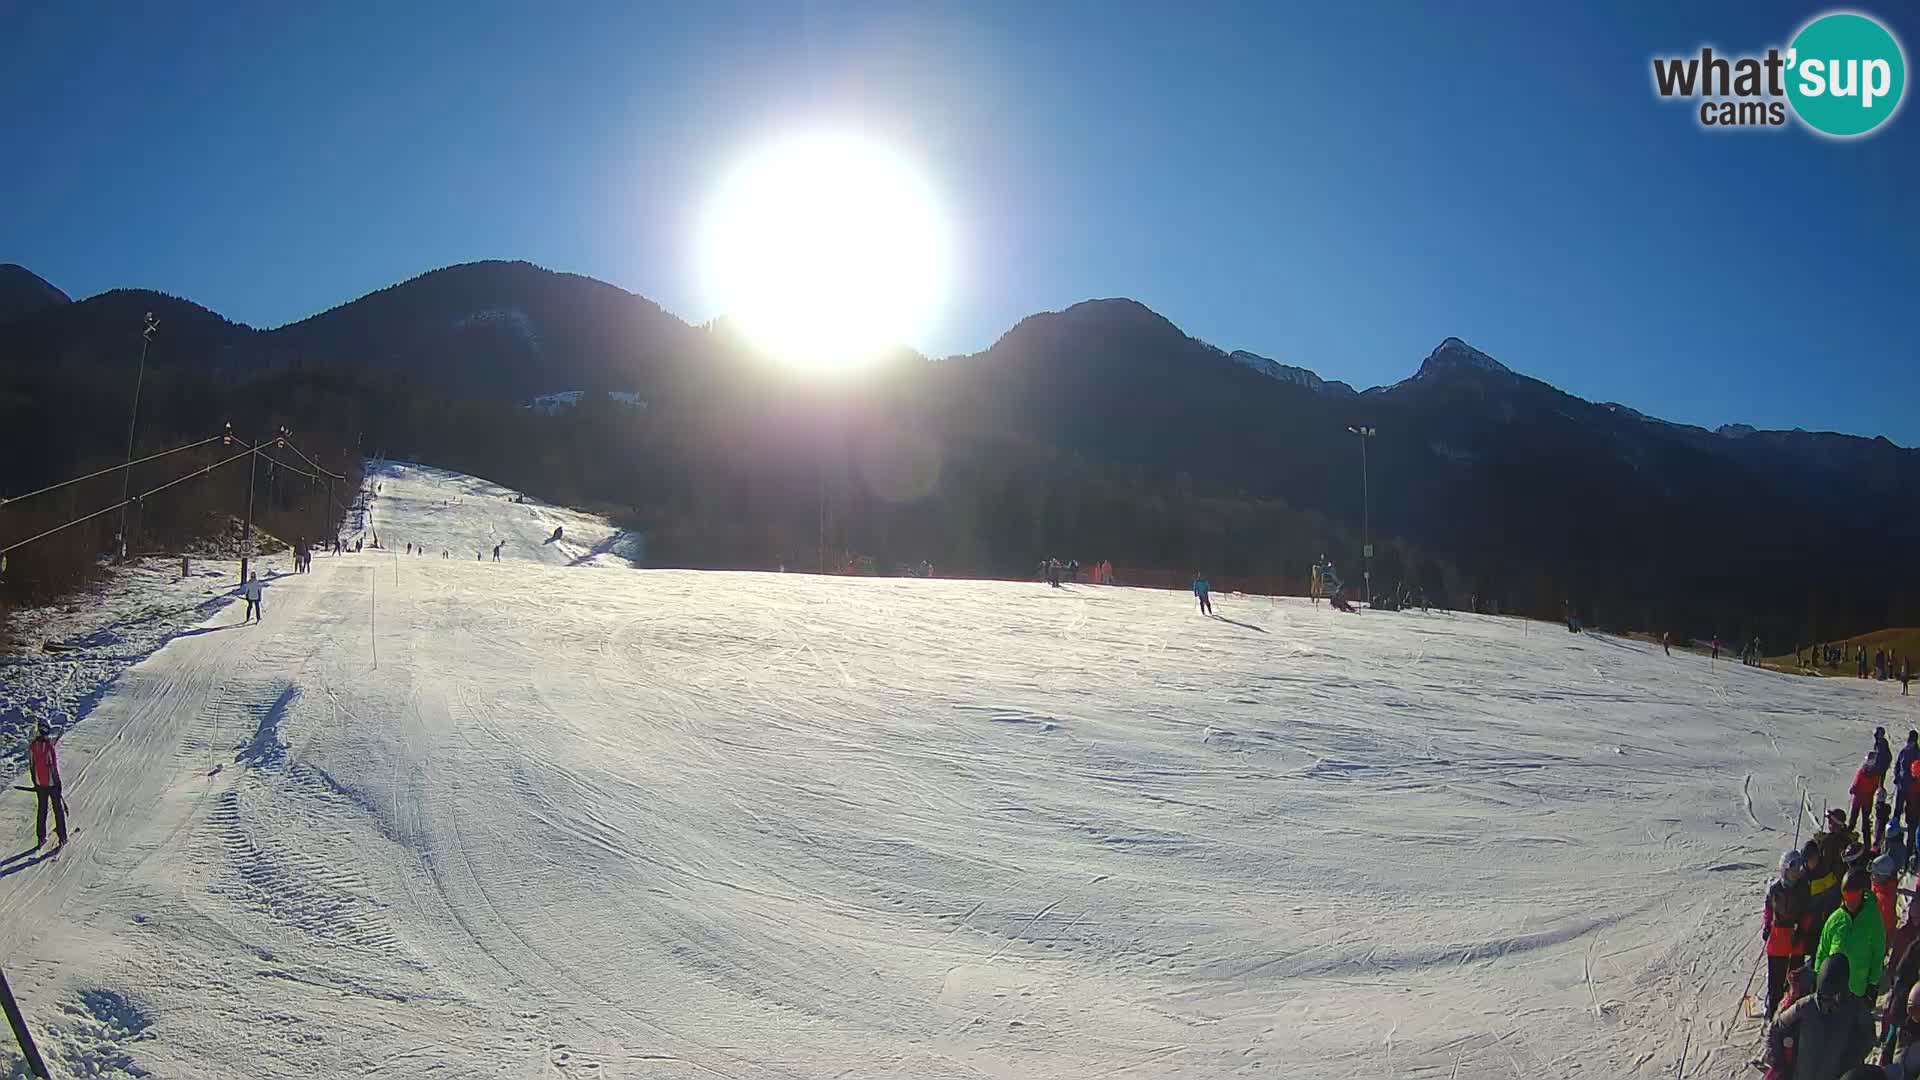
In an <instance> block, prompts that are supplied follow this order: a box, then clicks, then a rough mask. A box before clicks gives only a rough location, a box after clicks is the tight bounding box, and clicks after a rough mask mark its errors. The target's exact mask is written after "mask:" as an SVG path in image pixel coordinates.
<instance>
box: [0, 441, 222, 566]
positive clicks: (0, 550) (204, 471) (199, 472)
mask: <svg viewBox="0 0 1920 1080" xmlns="http://www.w3.org/2000/svg"><path fill="white" fill-rule="evenodd" d="M216 437H217V436H216ZM257 452H258V448H256V447H248V448H247V449H245V450H242V451H240V452H239V453H237V454H235V455H233V456H232V457H229V458H225V459H223V460H220V461H216V462H214V463H213V464H211V465H208V466H205V467H204V468H199V469H195V470H193V471H192V472H190V473H187V474H186V475H185V476H179V477H175V478H174V479H172V480H169V481H167V482H166V483H164V484H161V485H160V486H159V487H157V488H149V489H148V490H146V491H143V492H141V493H140V494H138V495H130V496H128V497H127V498H124V499H122V500H120V501H119V502H117V503H114V504H113V505H112V506H108V507H104V508H102V509H99V510H95V511H94V512H93V513H91V514H86V515H83V516H81V517H77V518H74V519H73V520H72V521H69V522H67V523H66V524H64V525H55V526H54V527H53V528H51V529H48V530H47V531H46V532H43V533H39V534H36V535H34V536H29V537H27V538H26V539H25V540H16V541H14V542H13V543H11V544H8V545H7V546H6V547H0V555H5V554H6V553H7V552H9V551H12V550H14V549H15V548H22V547H25V546H27V545H28V544H31V543H33V542H34V541H36V540H44V539H46V538H47V537H49V536H52V535H53V534H54V533H57V532H60V531H61V530H63V529H71V528H72V527H74V526H75V525H78V524H80V523H82V522H86V521H92V520H93V519H94V518H97V517H100V516H102V515H105V514H111V513H113V512H114V511H115V510H118V509H120V508H121V507H123V506H129V505H131V504H133V503H137V502H139V501H140V500H141V499H144V498H146V497H147V496H149V495H157V494H159V493H160V492H162V491H165V490H167V489H168V488H170V487H172V486H174V485H175V484H181V483H185V482H186V481H188V480H191V479H193V478H194V477H196V476H206V475H208V474H209V473H211V472H213V470H215V469H217V468H219V467H220V466H222V465H228V464H231V463H233V462H235V461H239V460H240V459H241V458H243V457H246V456H247V455H248V454H252V453H257Z"/></svg>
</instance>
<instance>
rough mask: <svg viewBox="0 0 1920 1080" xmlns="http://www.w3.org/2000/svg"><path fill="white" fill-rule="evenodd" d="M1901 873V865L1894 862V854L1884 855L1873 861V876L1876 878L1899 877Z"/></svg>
mask: <svg viewBox="0 0 1920 1080" xmlns="http://www.w3.org/2000/svg"><path fill="white" fill-rule="evenodd" d="M1899 873H1900V864H1899V863H1896V862H1894V861H1893V853H1892V852H1888V853H1887V854H1885V855H1882V856H1880V857H1879V858H1877V859H1875V860H1873V876H1874V877H1877V878H1890V877H1897V876H1898V875H1899Z"/></svg>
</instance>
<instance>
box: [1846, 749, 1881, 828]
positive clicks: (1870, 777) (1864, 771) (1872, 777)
mask: <svg viewBox="0 0 1920 1080" xmlns="http://www.w3.org/2000/svg"><path fill="white" fill-rule="evenodd" d="M1874 760H1875V755H1873V754H1868V755H1867V758H1866V760H1865V761H1862V762H1861V763H1860V767H1859V768H1858V769H1855V770H1854V772H1853V786H1852V787H1850V788H1848V789H1847V790H1848V791H1849V792H1850V793H1851V794H1852V795H1853V806H1852V808H1851V809H1849V810H1848V811H1847V828H1849V829H1852V828H1854V827H1855V826H1854V824H1853V823H1854V822H1855V821H1856V820H1857V821H1859V822H1860V824H1859V826H1858V827H1859V830H1860V835H1861V836H1863V837H1864V836H1866V835H1868V834H1869V833H1871V832H1872V831H1873V797H1874V795H1876V794H1878V793H1879V791H1880V774H1879V773H1877V772H1875V771H1874V768H1873V766H1874Z"/></svg>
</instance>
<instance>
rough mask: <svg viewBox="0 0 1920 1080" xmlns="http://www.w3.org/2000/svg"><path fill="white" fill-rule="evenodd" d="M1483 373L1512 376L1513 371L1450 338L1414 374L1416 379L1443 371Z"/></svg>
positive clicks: (1430, 354) (1461, 342) (1422, 362)
mask: <svg viewBox="0 0 1920 1080" xmlns="http://www.w3.org/2000/svg"><path fill="white" fill-rule="evenodd" d="M1462 370H1465V371H1485V372H1490V373H1492V374H1495V375H1512V374H1513V369H1512V368H1509V367H1508V366H1507V365H1505V364H1503V363H1501V362H1500V361H1498V360H1495V359H1494V358H1493V357H1491V356H1488V355H1487V354H1486V353H1483V352H1481V351H1480V350H1479V349H1476V348H1474V347H1473V346H1471V345H1469V344H1467V343H1466V342H1464V341H1461V340H1460V339H1459V338H1457V337H1450V338H1448V339H1446V340H1445V341H1442V342H1441V343H1440V344H1439V345H1438V346H1437V347H1436V348H1435V349H1434V350H1433V351H1432V352H1431V353H1428V354H1427V358H1426V359H1425V360H1423V361H1421V363H1420V370H1419V371H1416V372H1414V374H1413V377H1414V378H1416V379H1419V378H1423V377H1425V376H1428V375H1434V374H1438V373H1440V372H1443V371H1462Z"/></svg>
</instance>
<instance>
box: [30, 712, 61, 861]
mask: <svg viewBox="0 0 1920 1080" xmlns="http://www.w3.org/2000/svg"><path fill="white" fill-rule="evenodd" d="M27 757H28V759H29V760H30V762H31V764H32V769H31V772H32V774H33V793H34V797H35V799H34V801H35V802H36V803H37V804H38V805H37V809H36V810H35V812H34V832H35V834H36V835H37V836H38V837H39V840H38V841H37V842H35V844H34V845H33V847H34V850H36V851H38V850H39V849H40V848H42V847H44V846H45V845H46V842H47V808H48V807H49V806H51V807H52V808H53V831H54V835H55V836H57V837H59V838H60V845H59V846H65V844H66V842H67V800H66V799H65V798H63V797H62V796H61V793H60V758H59V755H58V754H56V753H55V752H54V748H53V739H52V738H51V737H50V736H49V735H48V734H47V725H46V722H45V721H42V722H41V723H40V726H39V727H38V728H37V729H35V731H34V733H33V742H32V743H30V744H29V745H28V752H27Z"/></svg>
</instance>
